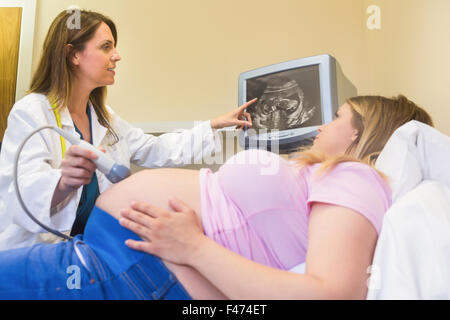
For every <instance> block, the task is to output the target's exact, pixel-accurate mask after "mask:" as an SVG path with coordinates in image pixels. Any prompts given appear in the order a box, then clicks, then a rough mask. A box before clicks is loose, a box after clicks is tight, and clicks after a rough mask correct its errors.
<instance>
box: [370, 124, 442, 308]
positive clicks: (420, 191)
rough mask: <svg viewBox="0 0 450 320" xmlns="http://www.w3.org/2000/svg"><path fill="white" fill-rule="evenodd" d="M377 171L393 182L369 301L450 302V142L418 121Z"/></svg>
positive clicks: (405, 129) (389, 147) (390, 147)
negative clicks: (390, 203) (440, 300)
mask: <svg viewBox="0 0 450 320" xmlns="http://www.w3.org/2000/svg"><path fill="white" fill-rule="evenodd" d="M376 167H377V168H378V169H380V170H381V171H383V172H384V173H386V174H387V175H388V177H389V178H390V185H391V188H392V192H393V204H392V206H391V208H390V209H389V210H388V211H387V213H386V215H385V218H384V220H383V227H382V230H381V233H380V236H379V239H378V243H377V247H376V250H375V255H374V259H373V266H372V272H371V279H370V282H369V290H368V294H367V299H450V138H449V137H448V136H446V135H444V134H442V133H440V132H439V131H437V130H436V129H434V128H432V127H430V126H427V125H425V124H423V123H420V122H417V121H411V122H408V123H407V124H405V125H403V126H402V127H400V128H399V129H397V130H396V132H395V133H394V134H393V135H392V137H391V138H390V140H389V141H388V143H387V144H386V146H385V148H384V149H383V152H382V154H381V155H380V157H379V158H378V161H377V164H376Z"/></svg>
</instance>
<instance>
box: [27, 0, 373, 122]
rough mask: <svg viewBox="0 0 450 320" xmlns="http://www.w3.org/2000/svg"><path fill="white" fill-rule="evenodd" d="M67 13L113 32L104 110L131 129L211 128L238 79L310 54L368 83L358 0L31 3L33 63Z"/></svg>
mask: <svg viewBox="0 0 450 320" xmlns="http://www.w3.org/2000/svg"><path fill="white" fill-rule="evenodd" d="M71 4H76V5H79V6H80V7H82V8H87V9H91V10H98V11H100V12H102V13H105V14H106V15H109V16H110V17H112V18H113V20H114V21H115V22H116V23H117V27H118V32H119V41H118V50H119V52H120V54H121V56H122V61H121V62H120V63H119V68H118V69H117V71H118V72H117V75H116V83H115V85H114V86H112V87H111V88H110V91H109V93H110V95H109V99H108V102H109V104H110V105H111V106H112V107H113V108H114V109H115V110H116V111H117V112H119V114H121V115H122V116H123V117H124V118H126V119H127V120H129V121H131V122H145V121H149V122H153V121H191V120H204V119H210V118H212V117H214V116H218V115H219V114H221V113H224V112H227V111H229V110H232V109H233V108H235V107H236V106H237V95H238V91H237V81H238V76H239V74H240V73H241V72H243V71H247V70H250V69H254V68H257V67H261V66H266V65H268V64H273V63H278V62H282V61H287V60H291V59H296V58H300V57H306V56H311V55H316V54H323V53H329V54H332V55H334V56H335V57H336V58H337V59H338V61H339V62H340V64H341V66H342V68H343V70H344V72H345V74H346V75H347V76H348V77H349V79H352V81H353V82H354V83H355V84H356V85H357V86H358V84H361V83H364V82H365V81H366V74H365V72H363V70H362V68H361V65H364V64H365V62H366V61H365V59H366V54H365V49H364V35H365V29H364V28H365V22H364V21H361V19H359V18H358V17H361V15H362V14H361V12H363V11H364V9H363V2H362V1H361V0H319V1H310V0H279V1H273V0H269V1H267V0H245V1H242V0H227V1H224V0H190V1H185V0H164V1H163V0H158V1H155V0H150V1H149V0H128V1H123V0H96V1H81V0H38V6H37V25H36V33H37V34H36V37H37V38H36V47H35V49H36V50H35V57H37V56H38V52H39V50H38V49H39V48H40V46H42V43H43V41H44V37H45V33H46V32H47V29H48V27H49V25H50V23H51V20H52V19H53V18H54V17H55V16H56V15H57V14H58V13H59V12H60V11H61V10H63V9H66V8H67V7H68V6H69V5H71ZM38 46H39V47H38Z"/></svg>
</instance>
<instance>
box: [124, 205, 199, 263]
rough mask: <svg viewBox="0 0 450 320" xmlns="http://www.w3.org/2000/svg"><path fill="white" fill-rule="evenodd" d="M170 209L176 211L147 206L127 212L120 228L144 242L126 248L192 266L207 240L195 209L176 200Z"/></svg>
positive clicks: (132, 243) (131, 242)
mask: <svg viewBox="0 0 450 320" xmlns="http://www.w3.org/2000/svg"><path fill="white" fill-rule="evenodd" d="M169 205H170V207H171V208H172V209H173V210H174V211H169V210H164V209H161V208H159V207H156V206H153V205H151V204H149V203H143V202H136V203H132V204H131V207H130V208H127V209H123V210H122V211H121V216H122V217H121V218H120V219H119V223H120V225H122V226H123V227H125V228H127V229H129V230H131V231H133V232H134V233H136V234H137V235H139V236H140V237H141V238H142V239H143V240H144V241H136V240H131V239H129V240H127V241H126V242H125V244H126V245H127V246H128V247H130V248H132V249H135V250H139V251H143V252H147V253H150V254H154V255H157V256H159V257H160V258H162V259H164V260H167V261H170V262H173V263H177V264H187V265H189V264H191V261H192V260H193V259H194V258H193V257H194V255H195V253H196V251H197V249H198V248H200V247H201V244H202V241H204V240H205V238H206V236H205V235H204V234H203V228H202V226H201V225H200V223H199V222H198V220H197V216H196V214H195V211H194V210H193V209H192V208H191V207H189V206H188V205H187V204H185V203H184V202H183V201H181V200H179V199H176V198H171V199H169Z"/></svg>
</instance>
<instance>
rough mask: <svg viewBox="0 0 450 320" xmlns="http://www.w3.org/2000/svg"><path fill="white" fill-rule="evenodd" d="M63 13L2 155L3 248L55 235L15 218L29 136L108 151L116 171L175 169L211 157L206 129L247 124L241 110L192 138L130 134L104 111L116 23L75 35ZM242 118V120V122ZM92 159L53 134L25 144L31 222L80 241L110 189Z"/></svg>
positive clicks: (83, 28) (94, 22)
mask: <svg viewBox="0 0 450 320" xmlns="http://www.w3.org/2000/svg"><path fill="white" fill-rule="evenodd" d="M70 17H71V13H68V12H66V11H63V12H61V13H60V14H59V15H58V16H57V17H56V18H55V20H54V21H53V23H52V25H51V26H50V29H49V32H48V34H47V37H46V39H45V42H44V46H43V54H42V57H41V60H40V62H39V65H38V68H37V70H36V72H35V74H34V76H33V79H32V82H31V87H30V90H29V92H30V94H29V95H27V96H25V97H24V98H23V99H21V100H20V101H18V102H17V103H16V104H15V105H14V106H13V108H12V110H11V112H10V114H9V117H8V126H7V129H6V132H5V135H4V139H3V145H2V152H1V156H0V250H6V249H12V248H18V247H24V246H29V245H33V244H35V243H39V242H54V241H55V239H56V238H55V237H54V236H53V235H50V234H48V233H46V232H45V230H43V229H42V228H41V227H39V226H38V225H37V224H35V223H34V222H33V221H32V220H31V219H30V218H29V217H28V216H27V215H26V213H25V212H24V211H23V210H22V208H21V206H20V204H19V202H18V200H17V197H16V194H15V188H14V185H13V175H12V173H13V163H14V158H15V153H16V151H17V147H18V145H19V144H20V143H21V142H22V141H23V139H24V138H25V137H26V136H27V135H28V134H29V133H30V132H31V131H33V130H34V129H36V128H38V127H41V126H44V125H54V126H59V127H60V128H62V129H63V130H64V131H67V132H70V133H72V134H75V133H78V134H79V135H80V137H81V138H82V139H84V140H85V141H87V142H90V143H91V144H93V145H94V146H95V147H97V148H100V149H101V150H102V151H104V152H107V153H108V154H109V155H110V156H111V157H112V158H113V159H114V160H115V161H116V162H117V163H120V164H123V165H125V166H127V167H130V162H132V163H134V164H136V165H139V166H144V167H148V168H151V167H165V166H175V165H177V164H178V165H180V164H182V163H183V161H186V159H188V160H190V159H192V158H194V159H201V158H202V156H204V155H209V154H210V153H211V152H213V151H214V150H215V145H216V143H220V142H218V141H216V139H215V138H214V134H213V131H212V129H218V128H222V127H225V126H232V125H237V126H238V127H242V126H244V125H247V126H251V120H250V115H249V114H248V113H246V112H244V109H245V108H246V107H247V106H248V105H249V104H250V103H247V104H245V105H243V106H241V107H240V108H238V109H236V110H234V111H232V112H229V113H227V114H225V115H222V116H220V117H218V118H216V119H214V120H211V121H206V122H203V123H201V124H200V125H198V126H196V127H195V128H193V129H191V130H186V131H183V132H181V133H167V134H164V135H161V136H159V137H155V136H152V135H147V134H144V133H143V131H142V130H140V129H137V128H133V127H132V126H131V125H130V124H128V123H127V122H126V121H124V120H123V119H121V118H120V117H119V116H118V115H117V114H115V113H114V111H113V110H112V109H111V108H109V107H108V106H106V105H105V100H106V86H107V85H112V84H113V83H114V75H115V68H116V66H117V63H118V62H119V61H120V59H121V57H120V55H119V53H118V52H117V49H116V45H117V32H116V27H115V25H114V23H113V22H112V21H111V20H110V19H109V18H107V17H105V16H103V15H102V14H99V13H95V12H90V11H84V10H82V11H80V17H81V19H80V21H81V23H80V28H76V27H74V26H72V25H71V24H70V21H69V19H70ZM243 115H245V116H246V117H247V119H249V121H242V120H239V119H240V118H241V117H242V116H243ZM95 158H96V155H95V154H94V153H93V152H91V151H89V150H87V149H83V148H81V147H78V146H70V145H69V143H68V142H67V141H65V140H64V139H63V138H62V137H60V136H59V135H58V134H57V133H56V132H54V131H53V130H44V131H40V133H39V134H35V135H34V136H32V138H31V139H30V140H29V141H28V142H27V144H26V145H25V147H24V149H23V151H22V153H21V156H20V161H19V171H18V175H19V177H18V179H19V180H18V183H19V186H20V191H21V194H22V197H23V199H24V201H25V203H26V204H27V206H28V207H29V208H30V210H31V211H32V213H33V215H35V216H36V218H37V219H38V220H40V221H41V222H43V223H44V224H46V225H48V226H50V227H51V228H53V229H57V230H59V231H61V232H66V233H68V232H69V230H70V234H71V235H72V236H73V235H76V234H80V233H83V230H84V226H85V224H86V221H87V219H88V217H89V213H90V212H91V210H92V208H93V206H94V204H95V200H96V198H97V197H98V195H99V194H100V193H102V192H103V191H105V190H106V189H107V188H108V187H109V186H110V185H111V183H110V182H109V181H108V180H107V178H106V177H105V176H104V175H103V174H102V173H101V172H99V171H96V167H95V164H94V163H93V162H92V161H91V160H93V159H95Z"/></svg>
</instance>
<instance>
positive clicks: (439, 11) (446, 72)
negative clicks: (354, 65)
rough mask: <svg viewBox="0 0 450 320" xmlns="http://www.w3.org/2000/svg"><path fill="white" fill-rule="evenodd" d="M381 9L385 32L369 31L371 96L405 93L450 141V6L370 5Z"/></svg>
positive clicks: (414, 1)
mask: <svg viewBox="0 0 450 320" xmlns="http://www.w3.org/2000/svg"><path fill="white" fill-rule="evenodd" d="M365 4H366V7H367V6H368V5H369V4H376V5H378V6H379V7H380V9H381V30H374V31H369V30H368V31H367V33H366V35H367V37H366V41H367V49H368V51H367V52H368V54H367V57H368V60H369V67H370V68H369V70H368V71H369V74H370V77H369V80H370V82H369V87H370V88H371V90H370V92H372V93H375V94H382V95H387V96H390V95H396V94H398V93H403V94H405V95H406V96H407V97H409V98H410V99H412V100H413V101H415V102H417V103H418V104H420V105H422V106H423V107H424V108H425V109H426V110H428V111H429V112H430V114H431V116H432V117H433V119H434V121H435V126H436V127H437V128H438V129H439V130H441V131H442V132H444V133H445V134H447V135H450V95H449V92H450V1H449V0H365Z"/></svg>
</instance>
